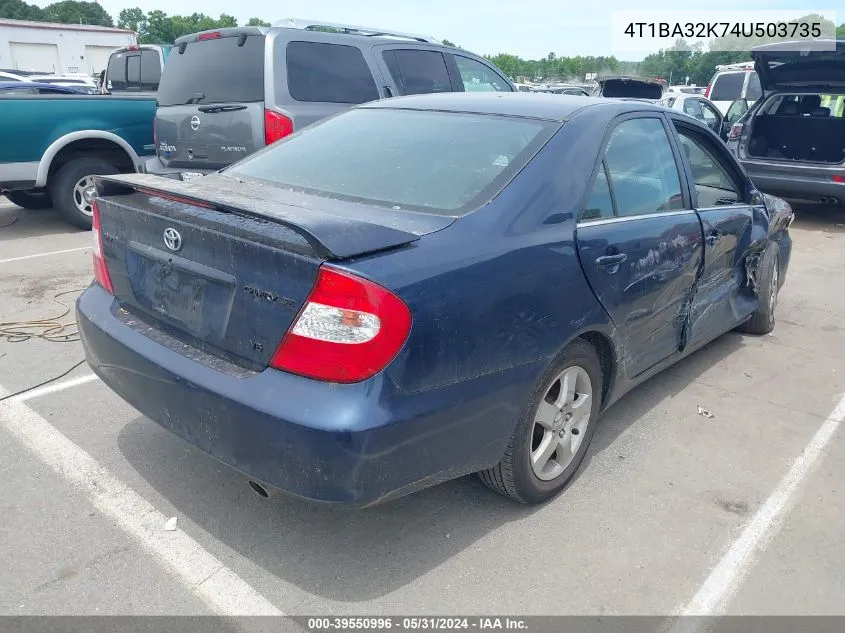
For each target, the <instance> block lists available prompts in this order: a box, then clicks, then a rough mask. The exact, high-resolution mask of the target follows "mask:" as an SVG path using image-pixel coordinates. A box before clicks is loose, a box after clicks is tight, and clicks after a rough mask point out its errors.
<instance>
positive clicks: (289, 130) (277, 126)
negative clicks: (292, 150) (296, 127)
mask: <svg viewBox="0 0 845 633" xmlns="http://www.w3.org/2000/svg"><path fill="white" fill-rule="evenodd" d="M288 134H293V121H291V120H290V119H289V118H288V117H286V116H285V115H284V114H279V113H278V112H274V111H273V110H264V142H265V143H266V144H267V145H270V144H271V143H275V142H276V141H278V140H279V139H280V138H284V137H286V136H287V135H288Z"/></svg>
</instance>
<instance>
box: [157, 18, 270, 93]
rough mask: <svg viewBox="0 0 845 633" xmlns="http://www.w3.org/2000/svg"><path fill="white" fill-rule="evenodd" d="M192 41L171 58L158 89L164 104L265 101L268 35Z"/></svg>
mask: <svg viewBox="0 0 845 633" xmlns="http://www.w3.org/2000/svg"><path fill="white" fill-rule="evenodd" d="M239 40H240V38H239V37H223V38H219V39H211V40H200V41H197V42H191V43H190V44H188V45H187V46H186V47H185V52H184V53H180V52H179V48H178V47H177V48H174V49H173V51H171V53H170V55H169V56H168V58H167V63H166V64H165V69H164V73H162V76H161V83H160V84H159V88H158V103H159V105H160V106H173V105H184V104H188V103H201V104H210V103H226V102H240V103H245V102H253V101H263V100H264V36H263V35H251V36H249V37H247V38H245V41H244V42H243V45H242V46H238V43H239Z"/></svg>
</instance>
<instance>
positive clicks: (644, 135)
mask: <svg viewBox="0 0 845 633" xmlns="http://www.w3.org/2000/svg"><path fill="white" fill-rule="evenodd" d="M605 161H606V165H607V171H608V175H609V176H610V183H611V186H612V187H613V193H614V196H615V198H616V212H617V214H618V215H620V216H630V215H640V214H646V213H660V212H664V211H671V210H677V209H683V208H684V203H683V198H682V196H681V178H680V175H679V174H678V166H677V164H676V162H675V156H674V155H673V153H672V146H671V145H670V144H669V137H668V136H667V135H666V130H665V129H664V127H663V123H662V122H661V120H660V119H657V118H641V119H630V120H628V121H624V122H623V123H620V124H619V125H618V126H617V127H616V129H615V130H614V131H613V132H612V133H611V135H610V139H609V140H608V143H607V148H606V149H605Z"/></svg>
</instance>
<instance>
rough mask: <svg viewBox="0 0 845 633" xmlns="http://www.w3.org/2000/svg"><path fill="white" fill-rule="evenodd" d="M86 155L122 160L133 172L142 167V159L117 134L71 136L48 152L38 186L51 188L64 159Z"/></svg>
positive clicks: (92, 132) (40, 168) (88, 132)
mask: <svg viewBox="0 0 845 633" xmlns="http://www.w3.org/2000/svg"><path fill="white" fill-rule="evenodd" d="M118 152H119V153H118ZM84 153H90V154H92V155H99V156H102V155H103V154H108V155H110V156H117V157H119V159H120V163H121V166H127V165H129V166H131V168H132V170H133V171H136V170H137V169H138V164H139V163H140V158H139V157H138V154H137V152H136V151H135V150H134V149H133V148H132V146H131V145H130V144H129V143H127V142H126V140H125V139H123V138H121V137H119V136H118V135H117V134H114V133H113V132H107V131H105V130H81V131H78V132H71V133H70V134H65V135H64V136H62V137H61V138H58V139H56V140H55V141H53V143H51V144H50V146H49V147H48V148H47V149H46V150H45V151H44V155H43V156H42V157H41V161H40V162H39V164H38V172H37V174H36V178H35V186H36V187H46V186H47V183H48V182H49V179H50V176H52V175H53V173H55V171H56V168H57V166H59V165H61V164H62V161H61V158H62V157H63V156H69V155H76V154H84ZM57 158H58V159H59V160H58V161H57V160H56V159H57Z"/></svg>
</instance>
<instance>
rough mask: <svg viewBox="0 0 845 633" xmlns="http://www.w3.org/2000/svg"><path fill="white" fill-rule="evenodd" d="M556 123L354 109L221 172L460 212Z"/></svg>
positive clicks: (505, 178) (511, 171)
mask: <svg viewBox="0 0 845 633" xmlns="http://www.w3.org/2000/svg"><path fill="white" fill-rule="evenodd" d="M559 125H560V124H559V123H554V122H549V121H541V120H536V119H524V118H516V117H504V116H494V115H478V114H460V113H449V112H430V111H412V110H389V109H386V108H375V109H368V108H362V109H356V110H350V111H347V112H346V113H344V114H341V115H339V116H336V117H333V118H331V119H328V120H326V121H324V122H322V123H320V124H318V125H315V126H313V127H311V128H308V129H306V130H304V131H303V132H300V133H298V134H295V135H293V136H290V137H288V138H287V139H285V140H283V141H281V142H279V143H277V144H276V145H273V146H271V147H269V148H267V149H265V150H263V151H261V152H258V153H257V154H254V155H253V156H251V157H249V158H247V159H245V160H244V161H242V162H240V163H238V164H237V165H235V166H233V167H231V168H230V169H227V170H226V172H225V173H227V174H230V175H233V176H243V177H248V178H254V179H258V180H262V181H269V182H272V183H274V184H278V185H279V186H282V187H289V188H292V189H295V190H301V191H305V192H307V193H314V194H318V195H325V196H328V197H334V198H339V199H346V200H352V201H356V202H364V203H369V204H376V205H383V206H389V207H392V208H394V209H409V210H418V211H427V212H433V213H439V214H444V215H460V214H463V213H466V212H469V211H471V210H472V209H474V208H477V207H478V206H481V205H482V204H484V203H485V202H487V201H489V200H490V199H491V198H492V197H493V196H494V195H496V193H498V192H499V191H500V190H501V189H502V188H503V187H504V186H505V185H506V184H507V183H508V182H509V181H510V180H511V179H512V178H513V177H514V176H515V175H516V174H517V172H519V170H520V169H522V167H523V166H524V165H525V164H526V163H527V162H528V161H529V160H530V159H531V157H532V156H533V155H534V154H535V153H536V151H537V150H538V149H539V148H540V147H541V146H542V144H543V143H545V142H546V141H547V140H548V139H549V138H550V136H551V135H552V134H553V133H554V131H555V130H556V129H557V127H558V126H559Z"/></svg>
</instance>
